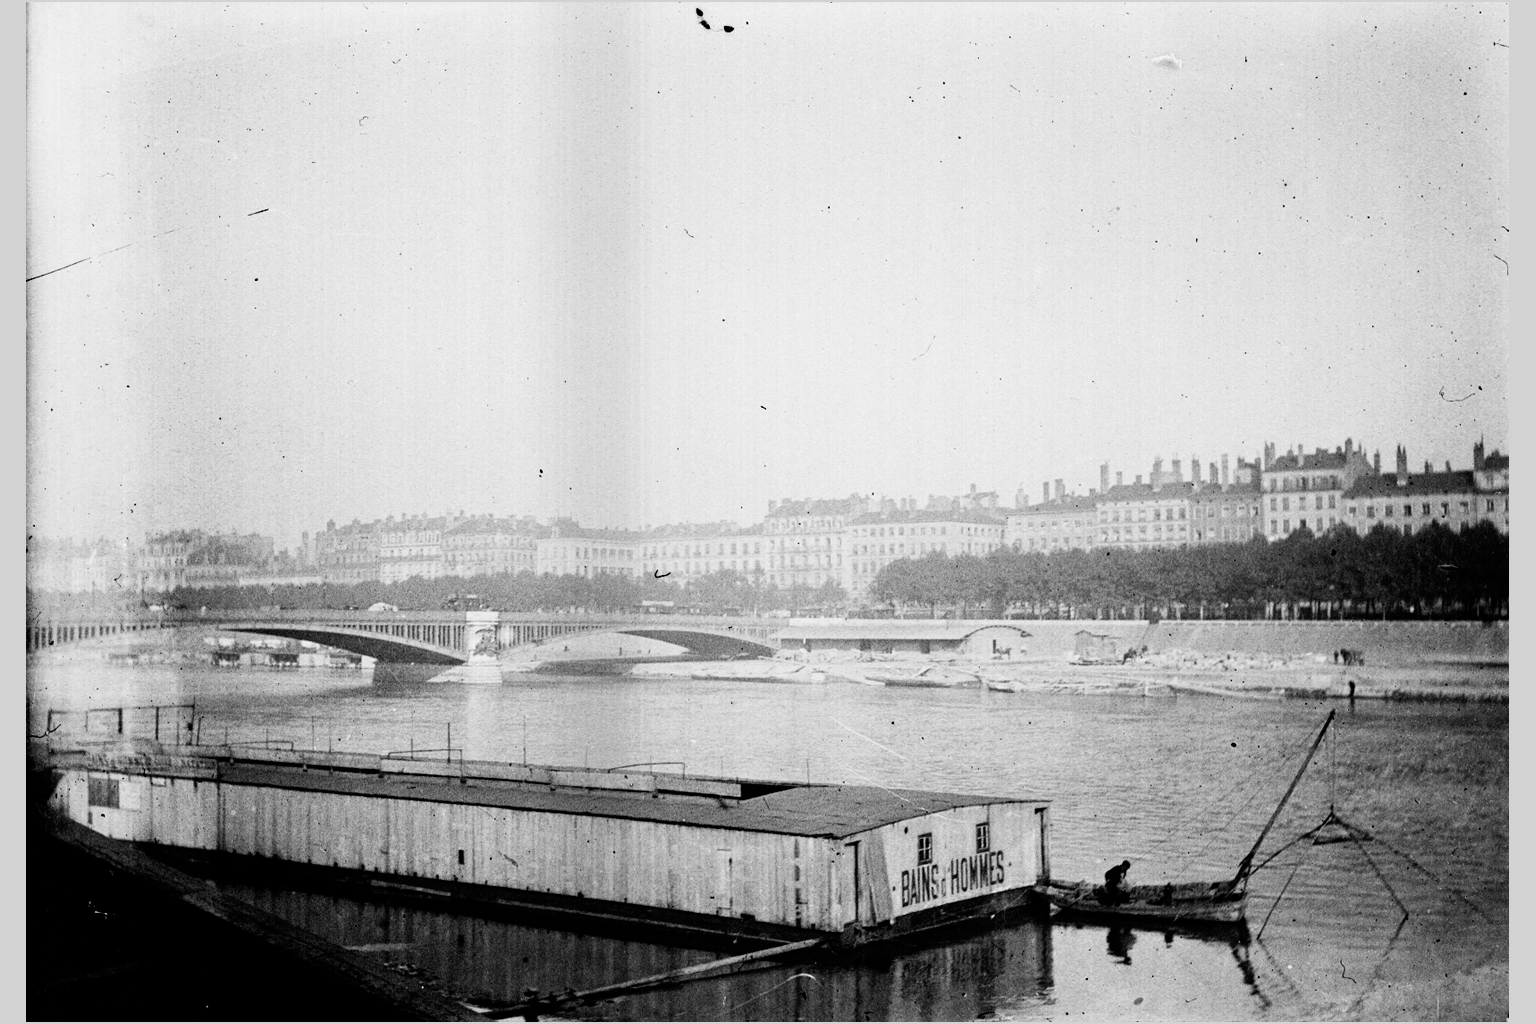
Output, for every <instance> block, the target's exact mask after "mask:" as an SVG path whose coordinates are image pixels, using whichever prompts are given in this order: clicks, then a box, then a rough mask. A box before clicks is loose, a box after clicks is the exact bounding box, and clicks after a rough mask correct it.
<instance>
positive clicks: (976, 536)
mask: <svg viewBox="0 0 1536 1024" xmlns="http://www.w3.org/2000/svg"><path fill="white" fill-rule="evenodd" d="M1003 530H1004V525H1003V519H1002V517H1001V516H998V515H992V514H988V513H986V512H980V511H973V512H966V511H927V510H924V511H921V512H919V511H915V510H912V509H907V510H904V511H903V510H900V509H897V510H895V511H886V512H872V513H866V514H864V515H861V516H855V517H853V519H852V520H851V521H849V523H848V526H847V531H848V535H847V539H846V543H845V544H844V547H845V549H846V550H847V551H848V552H849V558H848V566H849V568H848V573H847V576H846V578H845V579H844V581H843V587H844V589H846V590H847V591H848V595H849V597H851V598H852V599H853V600H856V601H864V600H867V599H868V598H869V595H870V589H871V588H872V587H873V586H874V583H875V579H876V577H878V576H879V575H880V570H881V569H884V568H885V567H886V566H887V565H890V564H891V563H892V562H895V561H898V560H900V559H903V558H922V557H924V556H926V555H930V554H936V555H978V556H979V555H986V554H988V553H990V552H993V551H996V550H997V549H999V548H1001V547H1002V546H1003Z"/></svg>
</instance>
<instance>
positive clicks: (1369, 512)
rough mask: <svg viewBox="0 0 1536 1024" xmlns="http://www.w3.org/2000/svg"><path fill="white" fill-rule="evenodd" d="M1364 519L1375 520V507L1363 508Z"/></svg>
mask: <svg viewBox="0 0 1536 1024" xmlns="http://www.w3.org/2000/svg"><path fill="white" fill-rule="evenodd" d="M1365 518H1367V519H1375V518H1376V506H1375V505H1367V506H1365Z"/></svg>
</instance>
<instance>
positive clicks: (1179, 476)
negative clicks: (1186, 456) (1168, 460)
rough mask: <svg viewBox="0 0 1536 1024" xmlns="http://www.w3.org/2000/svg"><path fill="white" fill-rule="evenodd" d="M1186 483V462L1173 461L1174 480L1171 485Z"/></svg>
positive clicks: (1180, 460)
mask: <svg viewBox="0 0 1536 1024" xmlns="http://www.w3.org/2000/svg"><path fill="white" fill-rule="evenodd" d="M1183 482H1184V460H1183V459H1174V460H1173V479H1172V480H1170V481H1169V483H1175V484H1181V483H1183Z"/></svg>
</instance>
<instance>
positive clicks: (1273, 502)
mask: <svg viewBox="0 0 1536 1024" xmlns="http://www.w3.org/2000/svg"><path fill="white" fill-rule="evenodd" d="M1269 510H1270V511H1271V512H1274V511H1276V507H1275V499H1274V498H1270V499H1269Z"/></svg>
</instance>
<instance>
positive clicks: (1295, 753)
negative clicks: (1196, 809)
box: [1149, 737, 1310, 875]
mask: <svg viewBox="0 0 1536 1024" xmlns="http://www.w3.org/2000/svg"><path fill="white" fill-rule="evenodd" d="M1309 738H1310V737H1303V738H1302V739H1301V740H1300V741H1298V742H1297V744H1296V745H1295V747H1294V748H1293V749H1292V750H1291V751H1290V752H1289V753H1286V754H1283V755H1282V756H1281V759H1280V762H1279V763H1278V764H1277V765H1275V767H1274V768H1273V769H1272V770H1273V771H1277V772H1278V771H1279V770H1280V769H1281V768H1284V767H1286V766H1287V765H1289V764H1290V762H1292V761H1294V760H1295V759H1296V758H1297V757H1299V756H1300V755H1301V754H1302V753H1303V752H1304V751H1305V750H1306V749H1307V741H1308V739H1309ZM1247 785H1253V786H1255V789H1254V791H1253V793H1252V794H1250V795H1249V797H1248V798H1247V799H1246V800H1244V801H1243V802H1242V803H1241V804H1239V805H1238V806H1237V808H1236V809H1235V810H1234V811H1233V812H1232V813H1231V814H1229V815H1228V816H1227V819H1226V820H1225V821H1224V822H1222V823H1221V825H1220V826H1219V827H1218V828H1217V829H1216V830H1215V831H1214V832H1213V833H1212V835H1211V838H1210V839H1208V840H1207V841H1206V843H1205V845H1204V846H1201V847H1200V848H1199V849H1198V850H1196V851H1195V852H1194V853H1192V854H1190V855H1189V856H1188V857H1186V858H1185V859H1184V860H1182V861H1180V862H1179V864H1178V866H1177V868H1176V870H1175V875H1178V874H1180V873H1182V872H1183V870H1184V869H1185V868H1186V867H1188V865H1189V864H1190V863H1192V862H1193V861H1194V859H1195V858H1196V857H1199V856H1201V855H1202V854H1204V853H1205V852H1206V851H1207V850H1209V849H1210V848H1211V846H1213V845H1214V844H1215V842H1216V838H1217V837H1218V836H1220V835H1221V834H1223V833H1225V832H1226V831H1227V830H1228V828H1229V827H1230V826H1231V824H1232V823H1233V822H1234V821H1236V820H1237V817H1238V815H1240V814H1242V813H1243V812H1244V811H1246V810H1247V809H1248V807H1249V806H1250V805H1251V804H1252V803H1253V802H1254V801H1255V800H1257V799H1258V798H1259V796H1260V795H1261V793H1262V790H1261V789H1260V788H1258V787H1259V786H1260V783H1259V782H1258V776H1257V774H1255V775H1251V776H1250V777H1249V778H1248V779H1247V780H1245V781H1243V782H1239V783H1237V784H1236V785H1234V786H1232V787H1231V788H1230V789H1229V790H1227V794H1230V793H1234V792H1236V791H1238V790H1239V789H1241V788H1243V787H1244V786H1247ZM1227 794H1223V795H1222V797H1219V798H1218V799H1224V798H1225V796H1226V795H1227ZM1202 811H1203V809H1202ZM1180 825H1182V822H1179V823H1176V825H1175V826H1174V827H1173V828H1170V829H1169V830H1168V831H1167V832H1166V833H1164V835H1163V838H1162V839H1161V840H1159V841H1158V842H1157V843H1156V844H1154V845H1153V847H1152V849H1153V850H1156V849H1157V848H1158V847H1160V846H1162V844H1163V843H1166V842H1167V841H1168V840H1169V839H1171V838H1172V837H1173V835H1174V833H1175V831H1176V830H1177V828H1178V827H1179V826H1180ZM1149 852H1150V851H1149Z"/></svg>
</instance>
